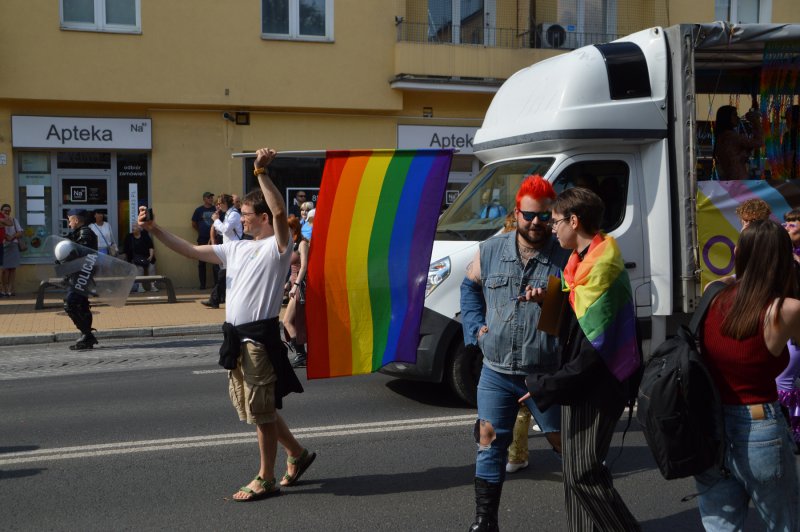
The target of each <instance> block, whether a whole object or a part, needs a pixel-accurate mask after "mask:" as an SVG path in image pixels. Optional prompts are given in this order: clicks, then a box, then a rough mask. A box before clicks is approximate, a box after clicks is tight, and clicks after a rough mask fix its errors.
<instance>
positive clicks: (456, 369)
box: [445, 341, 483, 406]
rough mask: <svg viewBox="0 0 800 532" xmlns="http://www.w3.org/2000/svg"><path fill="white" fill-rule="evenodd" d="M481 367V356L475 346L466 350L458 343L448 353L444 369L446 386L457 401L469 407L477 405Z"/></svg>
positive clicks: (462, 343) (460, 342)
mask: <svg viewBox="0 0 800 532" xmlns="http://www.w3.org/2000/svg"><path fill="white" fill-rule="evenodd" d="M482 365H483V355H482V354H481V351H480V349H478V348H477V347H475V346H470V347H469V348H468V347H465V346H464V342H463V341H459V342H457V343H456V344H455V346H454V347H453V348H452V349H451V351H450V356H449V357H448V362H447V367H446V368H445V371H446V374H445V375H446V378H447V384H448V385H449V386H450V389H452V390H453V392H454V393H455V394H456V396H458V398H459V399H461V400H462V401H464V402H465V403H467V404H469V405H470V406H476V405H477V404H478V379H479V378H480V376H481V366H482Z"/></svg>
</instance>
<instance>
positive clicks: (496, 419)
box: [475, 365, 561, 483]
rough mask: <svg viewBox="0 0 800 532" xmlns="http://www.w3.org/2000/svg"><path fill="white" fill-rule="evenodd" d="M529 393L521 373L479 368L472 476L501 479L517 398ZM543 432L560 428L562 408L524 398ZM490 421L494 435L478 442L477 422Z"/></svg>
mask: <svg viewBox="0 0 800 532" xmlns="http://www.w3.org/2000/svg"><path fill="white" fill-rule="evenodd" d="M526 393H528V388H527V387H526V386H525V376H524V375H506V374H505V373H498V372H496V371H494V370H492V369H490V368H488V367H487V366H485V365H484V366H483V368H482V369H481V378H480V380H479V381H478V421H477V422H476V424H475V441H476V442H478V456H477V458H476V459H475V476H476V477H478V478H482V479H484V480H486V481H488V482H494V483H497V482H503V480H504V479H505V475H506V461H507V460H508V447H509V445H511V441H512V440H513V436H514V434H513V432H514V422H515V421H516V420H517V412H518V411H519V403H518V402H517V401H519V398H520V397H522V396H523V395H525V394H526ZM525 406H527V407H528V409H529V410H530V411H531V414H533V417H534V418H535V419H536V423H538V425H539V427H541V429H542V432H545V433H547V432H560V431H561V409H560V408H556V407H553V408H548V409H547V412H542V411H541V410H539V409H538V408H537V407H536V403H534V402H533V399H528V400H527V401H525ZM481 421H486V422H489V423H491V425H492V427H493V428H494V433H495V438H494V440H493V441H492V442H491V444H490V445H481V444H480V422H481Z"/></svg>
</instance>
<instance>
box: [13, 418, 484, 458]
mask: <svg viewBox="0 0 800 532" xmlns="http://www.w3.org/2000/svg"><path fill="white" fill-rule="evenodd" d="M475 419H476V418H475V415H474V414H469V415H463V416H446V417H428V418H418V419H400V420H393V421H376V422H370V423H355V424H351V425H327V426H322V427H304V428H299V429H294V430H292V433H294V434H296V435H302V437H303V439H309V438H329V437H333V436H353V435H356V434H372V433H381V432H397V431H403V430H421V429H438V428H446V427H459V426H465V425H468V424H471V423H473V422H474V421H475ZM255 441H256V436H255V432H237V433H233V434H211V435H207V436H189V437H185V438H163V439H158V440H141V441H130V442H118V443H100V444H96V445H81V446H75V447H58V448H53V449H37V450H34V451H20V452H16V453H3V454H0V466H7V465H16V464H27V463H31V462H50V461H52V460H67V459H72V458H92V457H97V456H110V455H118V454H133V453H142V452H152V451H173V450H178V449H191V448H197V447H213V446H219V445H237V444H243V443H254V442H255Z"/></svg>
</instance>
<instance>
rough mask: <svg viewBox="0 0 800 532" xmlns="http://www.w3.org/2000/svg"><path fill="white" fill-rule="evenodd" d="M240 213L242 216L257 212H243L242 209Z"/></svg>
mask: <svg viewBox="0 0 800 532" xmlns="http://www.w3.org/2000/svg"><path fill="white" fill-rule="evenodd" d="M240 214H241V215H242V216H252V215H254V214H258V213H255V212H244V211H242V212H241V213H240Z"/></svg>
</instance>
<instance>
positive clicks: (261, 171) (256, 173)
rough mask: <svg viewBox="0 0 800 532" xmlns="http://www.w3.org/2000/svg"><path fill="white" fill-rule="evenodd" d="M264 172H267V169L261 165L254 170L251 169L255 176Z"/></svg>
mask: <svg viewBox="0 0 800 532" xmlns="http://www.w3.org/2000/svg"><path fill="white" fill-rule="evenodd" d="M266 173H267V169H266V168H265V167H263V166H259V167H257V168H256V169H255V170H253V175H254V176H256V177H258V176H260V175H261V174H266Z"/></svg>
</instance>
